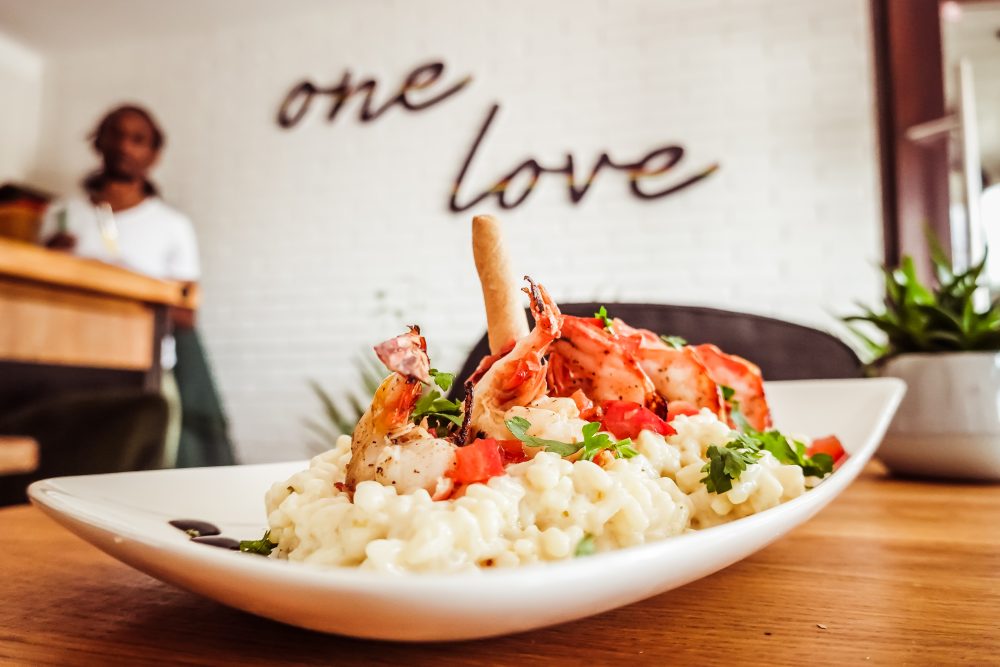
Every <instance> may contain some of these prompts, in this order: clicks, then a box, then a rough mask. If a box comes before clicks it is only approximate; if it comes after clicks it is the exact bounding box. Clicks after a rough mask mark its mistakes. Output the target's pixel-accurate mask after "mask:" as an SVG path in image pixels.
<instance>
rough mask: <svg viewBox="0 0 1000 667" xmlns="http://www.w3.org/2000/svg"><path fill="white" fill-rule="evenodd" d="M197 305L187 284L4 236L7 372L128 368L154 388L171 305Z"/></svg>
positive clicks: (1, 298)
mask: <svg viewBox="0 0 1000 667" xmlns="http://www.w3.org/2000/svg"><path fill="white" fill-rule="evenodd" d="M195 305H196V304H195V296H194V295H192V294H188V290H187V288H186V287H185V286H184V285H183V284H181V283H177V282H168V281H162V280H155V279H153V278H149V277H147V276H144V275H140V274H137V273H133V272H131V271H127V270H125V269H122V268H119V267H116V266H111V265H108V264H104V263H101V262H96V261H93V260H87V259H81V258H78V257H73V256H71V255H69V254H66V253H61V252H54V251H51V250H46V249H44V248H40V247H37V246H34V245H31V244H28V243H23V242H19V241H12V240H8V239H2V238H0V363H2V364H16V366H8V367H7V368H6V370H7V372H6V373H5V375H8V376H13V375H15V374H16V375H18V376H21V375H23V374H24V372H25V369H24V365H28V366H35V367H37V366H59V367H74V368H90V369H103V370H111V371H125V372H131V373H132V374H133V376H141V384H142V386H145V387H146V388H147V389H155V388H156V387H158V383H159V347H160V339H161V338H162V337H163V333H164V331H165V327H166V321H167V319H166V314H167V307H169V306H178V307H186V308H191V307H194V306H195ZM34 370H37V369H32V368H29V372H32V371H34ZM18 382H20V383H21V384H22V385H24V384H25V383H24V382H21V381H20V379H18ZM3 398H4V395H3V393H2V391H0V403H2V402H3V400H2V399H3Z"/></svg>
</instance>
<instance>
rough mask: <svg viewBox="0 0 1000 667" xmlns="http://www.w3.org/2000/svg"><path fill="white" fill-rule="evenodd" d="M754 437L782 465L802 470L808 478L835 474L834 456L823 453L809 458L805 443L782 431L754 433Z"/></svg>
mask: <svg viewBox="0 0 1000 667" xmlns="http://www.w3.org/2000/svg"><path fill="white" fill-rule="evenodd" d="M753 437H754V439H756V440H757V441H758V442H760V444H761V447H762V448H763V449H765V450H766V451H768V452H771V456H773V457H774V458H776V459H778V461H779V462H780V463H784V464H785V465H796V466H799V467H800V468H802V474H803V475H805V476H806V477H825V476H826V475H828V474H829V473H831V472H833V457H832V456H830V455H829V454H823V453H819V454H814V455H813V456H807V455H806V446H805V443H802V442H799V441H798V440H791V439H789V438H788V437H787V436H785V435H783V434H782V433H781V432H780V431H767V432H765V433H754V434H753Z"/></svg>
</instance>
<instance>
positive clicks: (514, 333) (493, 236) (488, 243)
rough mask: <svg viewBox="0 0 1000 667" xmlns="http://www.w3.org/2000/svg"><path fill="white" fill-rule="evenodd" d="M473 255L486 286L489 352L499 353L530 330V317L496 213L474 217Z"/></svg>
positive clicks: (484, 291)
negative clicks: (522, 300) (525, 311)
mask: <svg viewBox="0 0 1000 667" xmlns="http://www.w3.org/2000/svg"><path fill="white" fill-rule="evenodd" d="M472 256H473V257H474V258H475V260H476V271H478V272H479V282H480V283H481V284H482V286H483V302H484V304H485V305H486V331H487V333H488V335H489V340H490V353H491V354H497V353H498V352H500V351H501V350H502V349H503V348H504V347H505V346H506V345H508V344H509V343H511V342H512V341H515V340H517V339H518V338H521V337H522V336H526V335H527V334H528V319H527V318H526V317H525V315H524V306H523V305H522V304H521V290H520V289H518V286H517V283H516V282H514V280H513V274H512V273H511V270H510V260H509V259H508V258H507V252H506V250H505V249H504V246H503V238H502V236H501V235H500V223H499V222H498V221H497V219H496V218H494V217H493V216H490V215H477V216H476V217H474V218H473V219H472Z"/></svg>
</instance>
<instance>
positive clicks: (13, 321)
mask: <svg viewBox="0 0 1000 667" xmlns="http://www.w3.org/2000/svg"><path fill="white" fill-rule="evenodd" d="M0 322H3V323H4V324H5V326H3V327H0V359H3V360H4V361H19V362H26V363H35V364H59V365H66V366H92V367H97V368H118V369H124V370H145V369H147V368H149V367H150V366H152V364H153V349H154V347H155V345H154V343H155V340H156V339H155V338H154V335H153V333H154V331H153V330H154V328H155V312H154V309H153V307H151V306H149V305H147V304H144V303H142V302H140V301H131V300H126V299H120V298H116V297H109V296H105V295H103V294H89V293H86V292H78V291H76V290H71V289H66V288H64V287H61V286H53V285H47V284H41V283H36V284H32V283H26V282H22V281H11V280H7V279H6V278H4V277H3V276H0Z"/></svg>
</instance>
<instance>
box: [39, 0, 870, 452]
mask: <svg viewBox="0 0 1000 667" xmlns="http://www.w3.org/2000/svg"><path fill="white" fill-rule="evenodd" d="M433 57H441V58H443V59H444V60H445V61H446V63H447V65H448V73H449V75H448V76H447V80H449V81H450V80H451V76H452V75H454V76H459V75H464V74H466V73H471V74H472V75H473V76H474V77H475V80H474V81H473V83H472V84H471V85H470V86H469V87H468V88H467V89H466V90H465V91H463V92H461V93H459V94H458V95H456V96H455V97H453V98H451V99H449V100H448V101H447V102H445V103H443V104H441V105H440V106H439V107H435V108H433V109H432V110H429V111H425V112H423V113H419V114H408V113H406V112H404V111H402V110H401V109H398V108H397V109H393V110H392V111H390V112H388V113H387V114H386V115H385V116H384V117H382V118H381V119H380V120H378V121H377V122H375V123H371V124H367V125H361V124H360V123H358V122H357V121H356V120H355V114H354V109H355V107H354V106H353V105H352V107H351V110H350V111H351V113H349V114H348V113H345V114H344V115H343V116H342V117H340V118H339V119H338V120H337V122H336V123H334V124H333V125H325V124H322V123H319V122H315V120H314V121H313V122H308V123H304V124H303V125H302V126H301V127H299V128H297V129H296V130H294V131H292V132H282V131H280V130H279V129H278V128H277V127H276V125H275V124H274V121H273V118H274V114H275V111H276V107H277V105H278V103H279V102H280V101H281V99H282V98H283V96H284V94H285V93H286V92H287V90H288V88H289V87H290V86H291V85H292V84H293V83H295V82H296V81H298V80H299V79H300V78H302V77H303V76H310V77H312V78H314V79H315V80H317V81H318V82H320V83H325V82H333V81H335V80H337V79H338V78H339V76H340V74H341V72H342V71H343V69H344V68H350V69H351V70H352V71H353V72H354V73H355V75H366V74H374V75H377V76H378V77H379V80H380V81H381V82H382V83H383V85H384V86H385V90H390V89H391V88H393V87H395V86H396V85H397V82H399V81H400V80H401V79H402V77H403V76H404V75H405V74H406V73H407V72H409V71H410V69H411V68H413V67H414V66H415V65H417V64H418V63H421V62H425V61H427V60H429V59H431V58H433ZM870 60H871V57H870V47H869V37H868V5H867V2H866V1H865V0H838V2H800V1H799V0H701V1H699V2H690V1H688V0H670V1H666V0H664V1H660V2H653V1H646V2H636V1H632V2H610V1H607V0H578V1H572V2H571V1H569V0H560V1H558V2H543V3H540V2H523V1H518V2H507V3H503V4H502V5H500V4H497V5H487V4H485V3H466V2H459V1H457V0H447V1H444V0H442V1H438V2H420V3H410V2H402V1H382V2H371V3H338V4H336V5H331V7H330V8H329V9H327V10H323V12H322V13H319V14H312V15H309V16H297V17H289V18H287V19H284V20H280V21H269V22H268V23H267V24H266V25H257V26H253V25H241V26H234V27H232V28H231V29H229V30H227V31H224V32H222V33H218V34H211V35H208V34H197V33H192V34H189V35H187V36H184V37H182V38H178V37H171V38H164V39H161V40H158V41H156V40H154V41H146V42H145V43H141V44H131V45H128V44H119V45H110V46H106V47H104V48H102V49H100V50H93V51H78V52H72V53H67V54H63V55H60V56H57V57H54V58H53V59H52V61H51V63H50V75H49V76H48V77H47V87H46V94H47V97H46V116H45V122H44V131H43V147H42V151H41V156H40V160H39V163H38V170H37V174H36V175H37V178H38V180H39V181H40V182H42V183H44V184H48V185H51V186H56V187H60V188H67V187H71V186H72V185H73V183H75V181H76V180H77V179H78V177H79V175H80V174H81V173H83V172H84V171H85V170H87V169H88V168H90V167H91V165H92V164H93V163H92V158H91V156H90V155H89V154H88V153H87V149H86V147H85V145H84V142H83V138H84V136H85V134H86V132H87V130H88V129H89V128H90V126H91V124H92V123H93V122H94V120H95V119H96V118H97V117H98V116H99V114H100V113H101V112H102V111H103V110H104V109H105V108H107V107H108V106H109V105H111V104H113V103H115V102H118V101H121V100H127V99H134V100H138V101H140V102H142V103H145V104H147V105H149V106H150V107H151V108H152V109H153V110H155V112H156V113H157V114H158V115H159V116H160V117H161V120H162V122H163V124H164V125H165V127H166V128H167V131H168V135H169V140H168V146H167V150H166V153H165V156H164V161H163V164H162V167H161V169H160V170H159V173H158V174H157V177H158V179H159V181H160V183H161V185H162V188H163V191H164V192H165V193H166V196H167V198H168V199H170V200H171V201H173V202H174V203H175V204H176V205H177V206H179V207H180V208H182V209H183V210H185V211H186V212H187V213H189V214H190V215H191V216H192V218H193V219H194V220H195V223H196V225H197V229H198V234H199V237H200V241H201V246H202V255H203V262H204V267H205V274H204V288H205V306H204V310H203V313H202V319H201V322H202V325H203V330H204V332H205V334H206V336H207V339H208V344H209V347H210V350H211V352H212V356H213V360H214V363H215V367H216V369H217V372H218V375H219V379H220V381H221V385H222V389H223V393H224V396H225V399H226V402H227V406H228V409H229V412H230V415H231V418H232V422H233V428H234V435H235V437H236V439H237V441H238V443H239V447H240V450H241V452H242V454H243V456H244V458H245V459H246V460H250V461H259V460H271V459H282V458H291V457H296V456H300V455H301V454H302V453H303V452H304V441H305V437H304V430H303V428H302V419H303V418H304V417H305V416H307V415H310V414H313V413H316V412H317V406H316V404H315V403H314V401H313V399H312V397H311V395H310V393H309V391H308V389H307V387H306V378H310V377H314V378H319V379H321V380H323V381H324V382H325V383H326V384H327V385H328V386H330V387H338V386H344V385H350V386H353V385H354V384H355V383H354V378H353V371H352V370H351V368H350V364H349V360H350V358H351V357H352V356H354V355H355V354H356V353H357V352H358V351H359V350H362V349H364V348H365V347H367V346H370V345H371V344H373V343H375V342H377V341H379V340H381V339H383V338H386V337H389V336H391V335H394V334H396V333H397V332H398V331H399V330H400V327H401V325H402V324H403V323H405V322H414V321H415V322H419V323H420V324H421V325H423V327H424V331H425V333H426V334H427V335H428V338H429V340H430V342H431V346H432V349H431V351H432V353H433V354H434V359H435V363H436V365H438V366H440V367H444V368H454V367H456V366H457V365H458V364H459V363H460V362H461V360H462V359H463V358H464V355H465V351H466V349H467V348H468V346H469V345H471V344H472V342H473V341H474V340H475V339H476V338H477V337H478V336H479V335H480V333H481V331H482V328H483V315H482V308H481V305H480V295H479V290H478V285H477V283H476V280H475V277H474V270H473V266H472V259H471V256H470V252H469V231H468V220H469V217H470V216H468V215H461V216H455V215H452V214H450V213H449V212H448V211H447V208H446V205H447V198H448V195H449V187H450V184H451V182H452V179H453V178H454V176H455V174H456V173H457V170H458V168H459V165H460V163H461V160H462V158H463V157H464V155H465V152H466V150H467V147H468V145H469V143H470V142H471V140H472V138H473V136H474V134H475V132H476V130H477V129H478V127H479V125H480V123H481V122H482V120H483V117H484V114H485V113H486V111H487V108H488V107H489V105H490V104H491V103H492V102H493V101H499V102H500V103H501V105H502V110H501V112H500V116H499V117H498V119H497V122H495V123H494V126H493V128H492V129H491V131H490V134H489V136H488V137H487V139H486V142H485V145H484V147H483V150H481V151H480V154H479V156H478V157H477V160H476V166H475V168H474V169H473V172H472V173H470V175H469V178H468V179H467V187H470V188H471V187H472V186H475V185H479V186H480V188H478V189H481V187H482V186H485V185H488V184H490V183H492V182H493V181H494V180H495V179H496V178H497V177H499V176H500V175H501V174H503V173H505V172H506V171H509V170H510V169H511V168H512V167H513V166H514V165H515V164H516V163H517V162H519V161H520V160H522V159H524V158H527V157H528V156H535V157H537V158H538V159H539V160H541V161H543V162H549V163H551V162H558V161H561V160H562V156H563V155H564V154H565V152H566V151H571V152H572V153H573V154H574V156H575V157H576V160H577V163H578V165H583V166H581V167H579V168H580V169H581V170H582V169H583V168H585V167H586V166H589V164H591V163H592V161H593V160H594V158H595V157H596V155H597V154H598V153H599V152H600V150H603V149H608V150H610V151H611V152H612V154H613V155H615V156H620V157H621V158H622V159H625V158H629V159H634V158H636V157H638V156H641V155H643V154H644V153H646V152H647V151H648V150H650V149H651V148H653V147H655V146H659V145H662V144H665V143H671V142H678V143H681V144H683V145H684V146H685V147H686V148H687V151H688V153H687V156H686V157H685V159H684V161H683V163H682V171H684V172H685V173H687V172H689V171H693V170H694V169H697V168H698V167H702V166H704V165H707V164H710V163H711V162H714V161H719V162H721V164H722V169H721V171H719V172H718V173H717V174H715V175H713V176H712V177H710V178H709V179H708V180H706V181H704V182H703V183H701V184H699V185H697V186H694V187H692V188H690V189H689V190H686V191H684V192H683V193H681V194H679V195H677V196H673V197H669V198H666V199H663V200H658V201H654V202H640V201H638V200H636V199H634V198H632V197H631V196H629V195H627V194H626V193H627V189H626V187H627V186H626V184H625V182H624V180H623V179H622V178H621V177H620V176H618V175H617V174H614V173H612V172H608V173H602V175H601V176H600V177H599V178H598V181H597V184H596V185H595V186H594V187H593V188H592V190H591V192H590V193H589V194H588V196H587V197H586V199H585V200H584V201H583V203H582V204H581V205H580V206H577V207H572V206H569V205H568V204H567V203H566V195H565V191H564V190H563V189H562V186H561V183H560V182H559V179H558V178H555V177H550V178H546V179H544V180H543V181H542V183H541V185H540V187H539V190H538V191H537V192H535V193H534V195H533V196H531V197H530V198H529V200H528V202H527V203H526V204H525V205H524V206H522V207H521V208H519V209H517V210H515V211H513V212H510V213H506V214H504V216H503V219H504V221H505V223H506V225H507V229H508V230H509V234H508V238H509V243H510V246H511V251H512V255H513V257H514V258H515V263H516V267H515V268H516V270H517V271H518V272H527V273H531V274H532V275H533V276H534V277H536V278H537V279H539V280H542V281H544V282H545V283H546V285H548V286H549V288H550V290H551V292H552V293H553V294H554V295H555V296H556V297H557V298H558V299H562V300H584V299H590V298H596V299H606V300H615V299H620V300H651V301H664V302H683V303H704V304H711V305H715V306H721V307H729V308H734V309H742V310H747V311H753V312H760V313H767V314H772V315H778V316H782V317H786V318H788V319H791V320H795V321H801V322H807V323H814V324H818V325H820V326H829V325H832V324H833V322H834V320H833V318H832V317H831V316H830V315H829V313H831V312H843V311H844V310H845V309H847V308H848V307H849V304H850V302H851V301H853V300H854V299H857V298H861V299H865V300H871V299H872V298H873V297H874V296H875V294H876V293H877V278H876V272H875V270H874V265H875V264H876V263H877V261H878V259H879V257H880V256H881V250H880V238H881V232H880V223H879V221H878V214H877V201H876V200H877V196H876V192H875V187H876V158H875V148H874V145H875V140H874V120H873V117H874V111H873V103H872V97H873V96H872V90H871V89H872V83H871V73H870V70H871V63H870ZM380 99H382V98H381V97H380ZM478 189H475V190H473V189H470V190H468V192H469V193H471V192H473V191H478ZM484 210H491V209H490V207H484ZM379 294H384V297H383V298H377V295H379Z"/></svg>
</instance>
